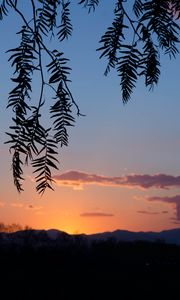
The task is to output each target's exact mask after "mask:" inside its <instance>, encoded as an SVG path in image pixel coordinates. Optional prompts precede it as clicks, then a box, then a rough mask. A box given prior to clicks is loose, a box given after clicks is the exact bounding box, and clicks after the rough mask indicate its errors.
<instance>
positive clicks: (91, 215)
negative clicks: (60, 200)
mask: <svg viewBox="0 0 180 300" xmlns="http://www.w3.org/2000/svg"><path fill="white" fill-rule="evenodd" d="M80 217H98V218H99V217H114V214H111V213H103V212H84V213H82V214H80Z"/></svg>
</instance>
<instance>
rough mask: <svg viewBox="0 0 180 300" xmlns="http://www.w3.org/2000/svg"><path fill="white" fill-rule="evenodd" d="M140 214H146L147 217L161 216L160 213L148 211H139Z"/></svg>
mask: <svg viewBox="0 0 180 300" xmlns="http://www.w3.org/2000/svg"><path fill="white" fill-rule="evenodd" d="M137 213H138V214H145V215H159V212H156V211H148V210H138V211H137Z"/></svg>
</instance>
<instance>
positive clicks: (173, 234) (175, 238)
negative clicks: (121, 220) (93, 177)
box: [88, 228, 180, 245]
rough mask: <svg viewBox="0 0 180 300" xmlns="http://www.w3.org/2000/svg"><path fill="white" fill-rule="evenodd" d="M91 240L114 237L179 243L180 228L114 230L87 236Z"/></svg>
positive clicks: (127, 240)
mask: <svg viewBox="0 0 180 300" xmlns="http://www.w3.org/2000/svg"><path fill="white" fill-rule="evenodd" d="M88 237H89V238H90V239H91V240H107V239H115V240H117V241H118V242H119V241H124V242H134V241H150V242H156V241H162V242H165V243H168V244H177V245H180V228H178V229H171V230H164V231H161V232H152V231H150V232H143V231H140V232H132V231H127V230H116V231H113V232H104V233H97V234H92V235H89V236H88Z"/></svg>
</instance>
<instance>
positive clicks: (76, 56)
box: [0, 0, 180, 234]
mask: <svg viewBox="0 0 180 300" xmlns="http://www.w3.org/2000/svg"><path fill="white" fill-rule="evenodd" d="M110 2H111V1H108V0H107V1H105V5H104V6H103V5H100V7H99V9H97V10H96V11H95V12H94V13H92V14H88V13H87V12H86V11H85V10H84V9H81V8H80V7H78V5H77V3H76V4H71V9H72V22H73V24H74V28H73V30H74V31H73V35H72V37H71V38H70V39H68V40H67V41H64V42H63V43H62V44H60V46H59V45H58V44H55V45H52V46H51V41H49V44H50V46H51V47H52V48H56V47H59V48H61V49H60V50H61V51H63V52H64V53H65V55H66V56H67V57H68V58H69V59H70V61H69V63H68V64H69V65H70V67H71V68H72V72H71V76H70V77H71V81H72V82H71V83H70V88H71V90H72V93H73V95H74V97H75V99H76V101H77V103H78V105H79V107H80V111H81V113H82V115H85V116H79V117H76V123H75V126H74V127H71V128H70V129H69V131H68V134H69V146H68V147H62V148H60V147H59V156H58V159H59V161H60V164H59V165H58V167H59V170H55V171H54V173H53V180H54V182H53V188H54V191H50V190H48V191H46V192H45V193H44V194H43V195H42V196H41V195H39V194H38V193H37V192H36V190H35V174H34V173H33V168H32V167H31V166H27V167H25V169H24V178H25V180H24V183H23V188H24V191H23V192H22V193H20V194H19V193H18V192H17V191H16V188H15V186H14V183H13V177H12V172H11V171H12V170H11V154H10V153H9V148H8V147H9V144H5V143H4V142H5V141H7V139H8V137H7V135H6V134H5V132H7V131H8V128H9V126H11V118H12V116H11V110H10V109H6V106H7V101H8V100H7V99H8V93H9V91H10V90H11V88H12V85H13V83H12V82H11V81H10V77H12V74H13V69H12V68H11V64H10V63H9V62H8V58H9V53H6V51H7V50H8V49H10V48H15V47H16V45H17V43H18V41H17V40H16V38H17V36H15V33H16V32H18V30H19V26H20V24H17V23H16V22H15V19H14V18H13V16H12V18H11V19H7V20H5V22H4V23H2V24H1V26H0V34H1V35H3V41H2V42H1V46H0V51H1V70H0V73H1V76H0V78H1V80H0V98H1V111H0V126H1V134H0V160H1V164H0V166H1V168H0V185H1V188H0V223H4V224H12V223H17V224H21V225H22V226H26V225H27V226H29V227H31V228H34V229H52V228H53V229H59V230H61V231H65V232H67V233H70V234H77V233H85V234H92V233H99V232H105V231H115V230H117V229H122V230H129V231H162V230H167V229H173V228H180V118H179V116H180V99H179V84H180V68H179V65H180V56H179V55H178V56H177V58H176V59H172V60H170V59H169V57H168V56H162V58H161V65H162V69H161V76H160V80H159V84H158V85H157V86H156V87H155V88H154V89H153V91H148V90H147V89H146V88H145V87H144V82H143V81H140V82H138V84H137V88H136V89H135V91H134V93H133V94H132V99H131V100H130V101H129V102H128V103H127V104H126V105H124V104H123V103H122V101H121V90H120V84H119V78H118V76H116V74H115V72H114V71H112V73H110V74H109V75H108V76H107V77H106V76H104V75H103V74H104V70H105V67H106V62H105V60H103V59H102V60H99V53H98V52H97V51H96V49H97V48H98V47H99V44H98V41H99V40H100V37H101V35H102V34H103V33H104V31H105V30H106V27H108V26H110V25H111V22H112V18H113V10H112V7H111V6H112V3H110ZM113 2H114V1H113ZM27 11H28V7H27ZM5 28H8V30H9V33H7V34H6V35H4V34H3V33H4V32H5ZM6 30H7V29H6ZM7 32H8V31H7ZM36 89H38V81H37V82H36V80H35V90H34V91H33V94H32V97H34V98H36V97H37V93H36ZM45 98H46V99H45V100H46V101H47V102H48V100H49V99H50V92H49V90H48V89H47V93H46V95H45ZM50 100H51V99H50ZM50 100H49V101H50ZM48 117H49V115H48V112H47V111H46V109H44V108H43V113H42V119H43V121H44V123H45V124H46V123H48V121H47V120H48ZM48 126H49V124H47V127H48Z"/></svg>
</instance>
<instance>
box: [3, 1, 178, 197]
mask: <svg viewBox="0 0 180 300" xmlns="http://www.w3.org/2000/svg"><path fill="white" fill-rule="evenodd" d="M26 1H27V0H26ZM20 2H21V1H19V0H1V1H0V19H1V20H3V19H4V17H6V16H7V15H8V12H9V11H10V10H12V11H13V13H14V14H16V16H17V18H20V19H21V21H22V23H23V25H22V26H21V28H20V30H19V32H18V33H17V34H18V36H19V39H20V43H19V45H17V46H15V48H13V49H10V50H8V52H9V54H10V57H9V61H10V62H11V66H12V68H13V69H14V75H13V78H11V80H12V82H13V83H14V87H13V89H12V90H11V91H10V93H9V100H8V105H7V107H11V108H12V110H13V114H14V116H13V118H12V120H13V125H12V126H11V127H10V132H9V133H7V134H8V135H9V137H10V139H9V140H8V142H7V143H11V146H10V151H11V153H12V170H13V177H14V184H15V186H16V188H17V190H18V191H19V192H20V191H22V190H23V188H22V182H23V180H24V178H23V166H24V165H25V164H28V163H29V161H30V163H31V164H32V166H33V168H34V173H35V174H36V177H35V178H36V182H37V186H36V190H37V191H38V192H39V193H43V192H44V191H45V189H46V188H50V189H52V182H53V179H52V176H51V172H52V171H51V170H52V169H53V168H54V169H58V159H57V154H58V153H57V146H58V144H60V145H61V146H67V145H68V132H67V127H68V126H73V125H74V122H75V117H74V115H73V112H72V110H73V106H75V108H76V109H77V115H81V113H80V109H79V107H78V105H77V103H76V101H75V100H74V97H73V95H72V93H71V91H70V89H69V85H68V84H69V77H68V76H69V73H70V70H71V69H70V67H69V66H68V59H67V58H65V57H64V54H63V53H62V52H60V51H58V50H57V49H54V50H51V49H50V48H49V45H48V44H47V37H51V38H52V39H58V40H59V42H60V43H62V42H63V41H64V40H65V39H67V38H69V36H71V34H72V29H73V26H72V24H71V19H70V4H71V2H73V4H74V2H75V1H70V0H29V1H27V3H28V5H29V8H28V9H29V11H28V12H29V13H28V17H27V16H26V14H25V11H24V10H25V8H24V10H23V6H20ZM100 2H101V1H100V0H81V1H79V2H78V1H77V4H79V5H81V6H83V7H85V8H87V10H88V12H91V11H94V10H95V9H96V7H97V6H98V5H99V3H100ZM102 2H103V1H102ZM102 4H103V3H102ZM129 8H130V9H129ZM113 9H114V20H113V22H112V25H111V26H110V27H108V28H107V31H106V32H105V33H104V34H103V36H102V37H101V39H100V47H99V48H98V49H97V50H98V51H100V52H101V54H100V58H102V57H104V58H106V59H107V67H106V69H105V75H107V74H108V73H109V72H110V70H111V69H112V68H115V69H116V70H117V74H118V76H119V77H120V86H121V91H122V101H123V103H126V102H128V100H129V99H130V97H131V94H132V92H133V89H134V88H135V86H136V82H137V80H138V78H139V77H143V78H144V82H145V85H146V86H147V87H149V88H150V89H152V88H153V87H154V86H155V85H156V84H157V83H158V79H159V76H160V53H163V54H166V55H168V56H169V57H170V58H171V57H175V56H176V54H177V53H178V48H177V44H178V42H179V37H178V35H179V29H180V26H179V25H178V22H177V20H178V19H179V18H180V2H179V1H178V0H171V1H168V0H151V1H148V0H134V1H132V0H116V1H115V7H113ZM44 56H46V57H48V59H49V63H48V64H47V65H46V66H45V67H44V63H43V61H44ZM46 72H47V73H46ZM36 74H39V79H40V85H39V86H40V88H39V99H38V101H37V103H33V102H32V100H33V99H32V91H33V86H32V79H33V78H34V76H37V75H36ZM47 78H48V79H47ZM45 87H49V88H50V89H51V90H52V92H53V93H54V96H53V101H54V103H53V104H52V105H51V106H50V115H51V118H52V120H53V122H52V127H51V128H45V127H44V126H43V125H42V120H41V109H42V107H43V105H44V104H45V100H44V98H43V94H44V91H45ZM29 100H31V101H30V102H29ZM51 103H52V102H51Z"/></svg>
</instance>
